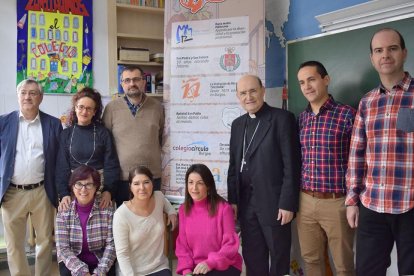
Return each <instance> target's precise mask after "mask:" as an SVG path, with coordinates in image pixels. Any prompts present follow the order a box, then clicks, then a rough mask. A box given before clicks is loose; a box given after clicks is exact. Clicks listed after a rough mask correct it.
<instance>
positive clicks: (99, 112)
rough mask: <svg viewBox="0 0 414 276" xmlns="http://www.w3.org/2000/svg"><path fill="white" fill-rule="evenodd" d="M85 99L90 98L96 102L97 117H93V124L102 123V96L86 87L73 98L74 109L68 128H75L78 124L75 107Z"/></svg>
mask: <svg viewBox="0 0 414 276" xmlns="http://www.w3.org/2000/svg"><path fill="white" fill-rule="evenodd" d="M84 97H88V98H90V99H92V100H93V101H94V102H95V115H94V116H93V117H92V123H101V121H102V120H101V115H102V109H103V106H102V98H101V94H100V93H99V92H98V90H96V89H93V88H90V87H84V88H82V89H81V90H79V91H78V92H76V94H75V95H73V97H72V108H71V110H70V112H69V115H68V120H67V123H66V125H67V126H73V125H74V124H75V123H77V122H78V118H77V117H76V112H75V107H76V104H77V103H78V101H79V100H80V99H81V98H84Z"/></svg>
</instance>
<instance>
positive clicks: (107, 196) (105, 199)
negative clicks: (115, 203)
mask: <svg viewBox="0 0 414 276" xmlns="http://www.w3.org/2000/svg"><path fill="white" fill-rule="evenodd" d="M111 205H112V201H111V193H110V192H108V191H105V192H103V193H102V194H101V203H100V204H99V208H101V209H103V208H107V207H109V206H111Z"/></svg>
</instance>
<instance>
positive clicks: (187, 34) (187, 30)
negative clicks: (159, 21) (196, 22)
mask: <svg viewBox="0 0 414 276" xmlns="http://www.w3.org/2000/svg"><path fill="white" fill-rule="evenodd" d="M191 40H193V28H192V27H191V26H189V25H188V24H185V25H178V26H177V30H176V32H175V42H176V44H180V43H184V42H186V41H191Z"/></svg>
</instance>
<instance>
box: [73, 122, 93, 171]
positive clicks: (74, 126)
mask: <svg viewBox="0 0 414 276" xmlns="http://www.w3.org/2000/svg"><path fill="white" fill-rule="evenodd" d="M75 128H76V124H74V125H73V129H72V135H71V137H70V144H69V154H70V156H71V157H72V158H73V160H75V161H76V162H77V163H79V164H80V165H88V163H89V161H91V159H92V157H93V155H94V154H95V146H96V142H95V140H96V139H95V138H96V125H95V124H93V151H92V154H91V156H90V157H89V159H88V161H86V162H85V163H82V162H80V161H78V159H76V157H75V156H74V155H73V154H72V142H73V134H74V133H75Z"/></svg>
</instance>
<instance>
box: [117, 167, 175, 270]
mask: <svg viewBox="0 0 414 276" xmlns="http://www.w3.org/2000/svg"><path fill="white" fill-rule="evenodd" d="M152 179H153V175H152V173H151V171H150V170H149V169H148V168H146V167H143V166H140V167H137V168H135V169H133V170H131V171H130V172H129V189H130V197H131V199H130V200H129V201H125V202H124V203H123V204H122V205H121V206H120V207H119V208H118V209H117V210H116V212H115V215H114V240H115V248H116V254H117V258H118V262H117V275H125V276H129V275H151V276H171V271H170V269H169V268H168V259H167V257H166V256H165V255H164V252H163V251H164V232H165V223H164V213H167V214H168V224H170V223H171V224H172V229H174V228H175V226H176V225H177V214H176V211H175V209H174V207H172V206H171V204H170V203H169V202H168V200H167V199H166V198H165V197H164V195H163V194H162V193H161V192H160V191H154V186H153V183H152Z"/></svg>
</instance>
